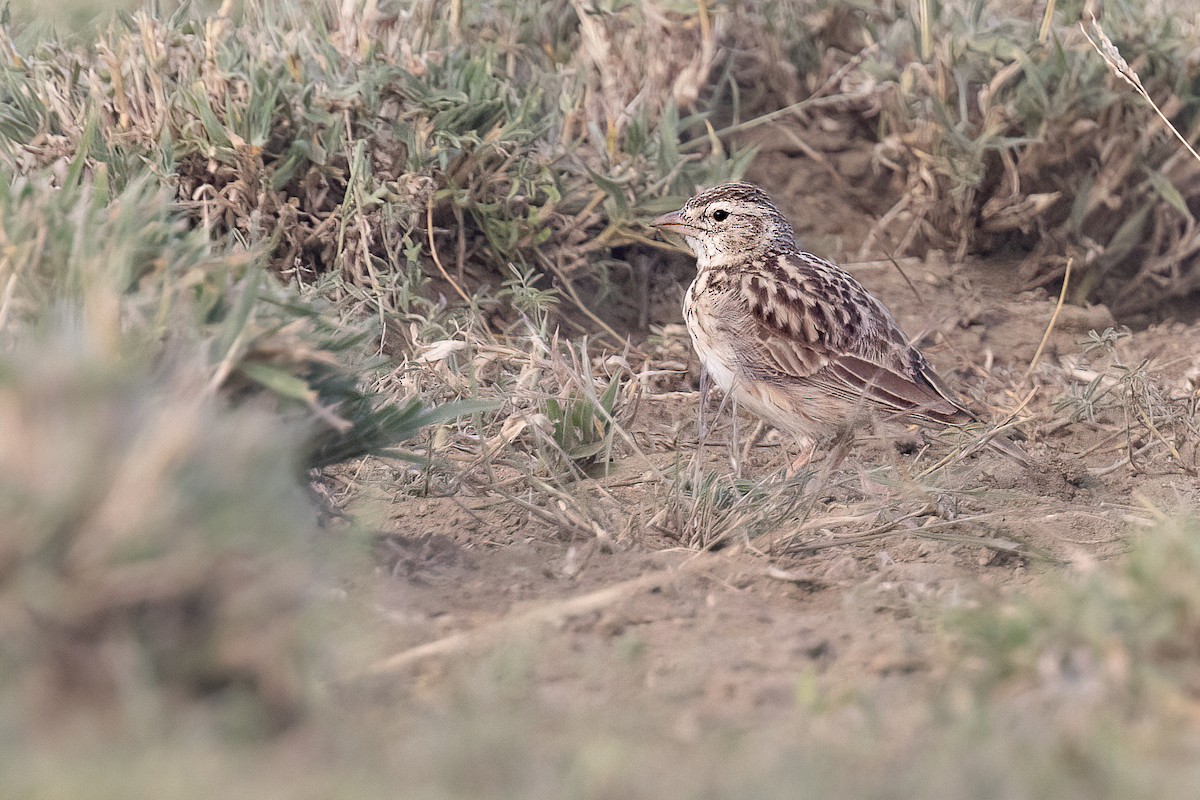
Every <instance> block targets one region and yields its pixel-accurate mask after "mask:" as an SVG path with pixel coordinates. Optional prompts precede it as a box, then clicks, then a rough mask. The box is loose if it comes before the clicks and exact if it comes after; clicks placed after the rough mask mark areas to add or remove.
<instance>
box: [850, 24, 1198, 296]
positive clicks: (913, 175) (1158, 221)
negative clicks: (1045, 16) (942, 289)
mask: <svg viewBox="0 0 1200 800" xmlns="http://www.w3.org/2000/svg"><path fill="white" fill-rule="evenodd" d="M923 5H924V4H923ZM929 8H930V13H929V15H928V16H927V17H925V18H922V19H920V20H918V22H919V24H918V25H914V26H911V27H908V26H903V25H901V24H899V23H897V24H895V25H893V26H892V30H891V31H890V32H889V33H888V34H887V36H886V38H884V37H881V38H883V40H884V42H885V44H884V45H883V46H881V47H877V48H874V49H872V50H871V51H870V53H869V54H867V55H866V57H865V59H864V64H863V67H862V71H863V72H866V73H867V74H870V75H872V76H874V77H875V78H876V80H878V81H879V83H876V84H875V86H876V87H877V91H879V92H881V95H880V117H879V147H878V148H877V157H878V161H879V163H880V164H881V165H882V166H883V167H885V168H886V169H887V170H888V171H890V172H891V173H893V175H894V176H895V181H896V185H897V186H898V187H900V186H902V187H903V188H902V189H901V191H900V192H899V195H900V196H899V199H898V200H897V202H896V203H895V204H894V205H893V206H892V208H891V209H890V210H888V211H887V212H886V213H885V214H883V216H882V217H881V218H880V221H879V225H878V226H877V229H876V233H877V234H880V235H886V239H884V240H881V241H886V242H888V243H889V244H890V245H891V246H892V247H894V248H895V250H896V251H898V252H899V251H906V250H908V249H910V248H911V247H913V246H914V245H918V244H919V245H920V246H932V247H937V248H941V249H947V250H952V251H954V252H956V253H957V254H958V255H959V256H960V257H961V255H963V254H964V253H967V252H991V251H996V250H1000V249H1003V248H1013V247H1017V248H1020V249H1021V250H1022V251H1024V252H1026V253H1027V255H1026V257H1025V259H1024V263H1023V266H1022V270H1023V275H1022V277H1024V278H1025V279H1026V280H1027V282H1028V285H1029V286H1046V285H1051V284H1055V283H1058V282H1061V281H1062V279H1063V277H1064V274H1065V271H1066V268H1067V264H1068V262H1069V261H1070V262H1073V264H1074V270H1075V276H1076V278H1075V280H1074V281H1073V282H1072V287H1071V298H1072V299H1073V300H1074V301H1076V302H1083V301H1085V300H1090V301H1101V302H1106V303H1109V304H1110V305H1111V306H1112V307H1113V311H1114V313H1115V314H1117V315H1118V316H1129V315H1137V314H1144V313H1145V312H1147V311H1151V310H1153V309H1155V308H1158V307H1160V306H1161V305H1162V304H1163V302H1164V301H1168V300H1172V299H1178V298H1182V297H1186V296H1188V295H1190V294H1191V293H1193V292H1194V291H1195V290H1196V288H1197V286H1198V285H1200V284H1198V280H1200V259H1198V258H1197V253H1198V252H1200V239H1198V238H1197V237H1196V235H1195V231H1194V230H1193V229H1194V227H1195V226H1194V224H1193V217H1194V215H1195V214H1196V213H1197V212H1198V211H1200V193H1197V192H1196V191H1195V184H1196V182H1195V180H1194V179H1193V178H1194V173H1195V172H1196V169H1197V163H1196V162H1195V161H1194V160H1193V159H1192V158H1191V157H1190V155H1189V154H1188V152H1187V151H1186V150H1185V149H1183V148H1181V147H1180V145H1179V142H1177V141H1176V140H1175V139H1174V138H1173V137H1172V136H1171V135H1170V134H1169V132H1168V131H1167V129H1166V128H1165V126H1164V125H1163V123H1162V122H1161V121H1160V119H1159V118H1158V116H1157V115H1156V113H1155V111H1154V109H1153V108H1152V107H1151V106H1150V104H1148V103H1146V102H1144V101H1143V100H1142V98H1141V97H1139V96H1138V95H1137V94H1136V93H1134V92H1133V91H1132V90H1130V88H1129V87H1128V86H1126V85H1125V84H1124V83H1123V82H1122V80H1121V79H1120V78H1117V77H1114V76H1113V75H1111V74H1110V73H1109V69H1108V66H1107V65H1106V64H1105V62H1104V60H1103V59H1101V58H1100V57H1099V56H1098V55H1097V53H1096V52H1095V51H1094V50H1093V49H1092V47H1091V45H1089V43H1088V40H1087V37H1086V36H1085V35H1084V31H1083V30H1081V28H1080V27H1079V26H1077V25H1076V24H1075V23H1076V22H1077V21H1079V20H1080V9H1079V7H1078V5H1077V4H1074V3H1064V4H1059V5H1058V10H1057V17H1056V18H1055V21H1057V22H1060V23H1061V27H1058V26H1051V27H1049V28H1045V29H1044V30H1045V32H1046V35H1043V36H1042V37H1041V38H1040V39H1039V27H1041V25H1042V23H1043V20H1042V19H1039V18H1038V17H1033V16H1027V17H1023V16H1021V15H1020V14H1017V15H1013V14H1010V13H1007V9H1006V10H1005V11H1004V12H1001V11H1000V9H999V7H993V6H992V5H990V4H987V3H968V4H942V3H930V4H929ZM1050 10H1051V11H1053V10H1054V4H1051V6H1050ZM1144 11H1145V9H1144V7H1143V6H1142V5H1141V4H1132V3H1116V4H1109V6H1107V7H1106V12H1107V13H1106V15H1105V19H1104V27H1105V29H1107V30H1108V31H1109V33H1111V34H1112V35H1113V37H1114V39H1115V40H1116V42H1117V45H1118V46H1119V47H1120V49H1121V50H1123V51H1124V52H1126V53H1132V54H1135V56H1136V57H1135V58H1134V60H1133V62H1132V67H1133V69H1134V70H1136V72H1137V73H1138V74H1140V75H1141V78H1142V79H1143V81H1144V85H1145V89H1146V91H1147V94H1148V96H1149V97H1150V98H1152V99H1153V101H1154V102H1156V103H1157V104H1158V105H1159V106H1160V107H1161V108H1162V109H1163V110H1164V113H1165V114H1166V116H1167V117H1168V118H1169V119H1171V120H1172V121H1173V122H1174V124H1175V125H1176V127H1178V128H1179V129H1180V130H1182V131H1189V130H1192V129H1193V128H1194V126H1195V119H1196V114H1197V110H1198V109H1200V90H1198V89H1197V85H1196V80H1195V75H1194V68H1193V66H1191V65H1190V62H1189V61H1188V58H1187V57H1186V55H1185V53H1186V52H1187V51H1188V50H1189V49H1190V47H1191V42H1192V41H1193V40H1194V36H1195V29H1194V27H1189V25H1188V24H1187V23H1183V22H1182V21H1181V19H1180V18H1179V17H1178V16H1176V15H1173V14H1171V13H1169V12H1166V11H1165V10H1164V11H1163V12H1162V13H1154V14H1147V13H1144ZM884 87H887V88H890V89H891V91H888V90H887V88H884ZM871 245H872V243H870V242H869V243H868V244H867V245H866V246H865V248H864V249H869V247H870V246H871Z"/></svg>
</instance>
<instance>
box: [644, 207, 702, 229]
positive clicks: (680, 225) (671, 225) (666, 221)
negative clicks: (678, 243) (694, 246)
mask: <svg viewBox="0 0 1200 800" xmlns="http://www.w3.org/2000/svg"><path fill="white" fill-rule="evenodd" d="M650 224H651V225H652V226H654V227H655V228H665V229H667V230H669V231H674V232H675V233H683V232H684V231H687V230H691V229H692V228H693V227H695V226H693V225H689V224H688V223H686V222H684V220H683V216H682V215H681V214H680V213H679V212H678V211H672V212H671V213H669V214H663V215H662V216H661V217H656V218H655V219H654V221H653V222H651V223H650Z"/></svg>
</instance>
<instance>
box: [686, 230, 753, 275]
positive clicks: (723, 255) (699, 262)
mask: <svg viewBox="0 0 1200 800" xmlns="http://www.w3.org/2000/svg"><path fill="white" fill-rule="evenodd" d="M685 238H686V240H687V243H688V246H689V247H691V248H692V252H693V253H695V255H696V266H697V267H699V268H700V269H709V268H711V267H728V266H736V265H738V264H744V263H745V262H746V260H747V257H753V256H754V255H756V253H750V252H747V251H746V250H739V249H737V248H735V247H722V246H720V244H719V243H718V242H716V241H714V240H713V239H711V238H708V237H704V238H701V237H698V236H688V237H685Z"/></svg>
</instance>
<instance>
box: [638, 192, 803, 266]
mask: <svg viewBox="0 0 1200 800" xmlns="http://www.w3.org/2000/svg"><path fill="white" fill-rule="evenodd" d="M650 224H651V225H653V226H654V227H656V228H661V229H662V230H667V231H671V232H673V233H677V234H679V235H680V236H682V237H683V238H684V241H686V242H687V244H688V247H690V248H691V249H692V252H693V253H695V254H696V261H697V263H698V265H699V267H700V268H701V269H705V268H708V267H717V266H722V265H726V264H734V263H737V262H739V261H745V260H747V259H752V258H755V257H759V256H764V255H767V254H770V253H772V252H779V251H780V250H787V249H790V248H792V247H795V238H794V234H793V233H792V226H791V225H790V224H788V221H787V219H786V218H785V217H784V216H783V212H781V211H780V210H779V208H778V206H776V205H775V204H774V203H773V202H771V198H770V197H768V196H767V193H766V192H764V191H763V190H762V189H760V188H758V187H757V186H755V185H753V184H750V183H726V184H722V185H721V186H716V187H714V188H712V189H706V190H704V191H703V192H700V193H699V194H697V195H696V196H695V197H693V198H692V199H691V200H688V201H687V202H686V203H684V204H683V208H681V209H679V210H678V211H672V212H671V213H669V214H663V215H662V216H661V217H659V218H657V219H656V220H654V221H653V222H652V223H650Z"/></svg>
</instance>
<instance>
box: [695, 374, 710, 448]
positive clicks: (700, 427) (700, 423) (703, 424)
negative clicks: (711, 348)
mask: <svg viewBox="0 0 1200 800" xmlns="http://www.w3.org/2000/svg"><path fill="white" fill-rule="evenodd" d="M710 385H711V382H710V380H709V377H708V370H707V369H705V368H704V365H703V364H701V365H700V413H699V414H698V415H697V417H696V434H697V436H698V437H699V439H700V446H701V447H704V442H705V440H706V439H708V424H707V420H706V419H705V418H704V410H705V408H706V407H707V406H708V389H709V386H710Z"/></svg>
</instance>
